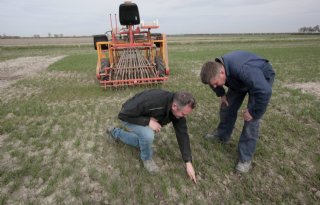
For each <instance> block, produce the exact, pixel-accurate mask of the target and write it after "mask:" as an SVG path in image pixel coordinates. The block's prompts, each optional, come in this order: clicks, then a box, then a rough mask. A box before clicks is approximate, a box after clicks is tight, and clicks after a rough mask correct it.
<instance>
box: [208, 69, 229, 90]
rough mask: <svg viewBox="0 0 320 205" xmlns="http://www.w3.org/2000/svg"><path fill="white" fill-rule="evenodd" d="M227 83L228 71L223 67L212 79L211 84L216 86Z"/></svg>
mask: <svg viewBox="0 0 320 205" xmlns="http://www.w3.org/2000/svg"><path fill="white" fill-rule="evenodd" d="M225 83H226V73H225V71H224V69H221V70H220V71H219V73H218V75H217V76H216V77H215V78H211V79H210V85H212V86H213V87H214V88H216V87H218V86H223V85H224V84H225Z"/></svg>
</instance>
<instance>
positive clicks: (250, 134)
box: [217, 89, 260, 161]
mask: <svg viewBox="0 0 320 205" xmlns="http://www.w3.org/2000/svg"><path fill="white" fill-rule="evenodd" d="M246 94H247V93H246V92H236V91H233V90H231V89H229V90H228V92H227V94H226V97H227V100H228V103H229V106H226V105H225V104H222V105H221V107H220V123H219V125H218V128H217V135H218V137H219V138H220V140H221V141H223V142H227V141H229V140H230V137H231V134H232V131H233V128H234V125H235V122H236V120H237V114H238V110H239V108H240V106H241V104H242V103H243V100H244V98H245V96H246ZM253 103H254V97H253V96H250V95H249V101H248V107H250V106H252V104H253ZM259 124H260V119H253V120H251V121H249V122H247V121H244V126H243V129H242V133H241V135H240V140H239V143H238V152H239V158H240V160H241V161H248V160H251V159H252V157H253V154H254V152H255V149H256V144H257V140H258V138H259Z"/></svg>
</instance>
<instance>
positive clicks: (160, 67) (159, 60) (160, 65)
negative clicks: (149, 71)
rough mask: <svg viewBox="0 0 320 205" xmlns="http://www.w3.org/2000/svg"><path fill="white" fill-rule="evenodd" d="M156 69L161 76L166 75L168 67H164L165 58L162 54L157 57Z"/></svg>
mask: <svg viewBox="0 0 320 205" xmlns="http://www.w3.org/2000/svg"><path fill="white" fill-rule="evenodd" d="M155 63H156V69H157V71H158V72H159V76H160V77H164V76H165V75H166V68H165V67H164V64H163V60H162V58H161V57H160V56H156V57H155Z"/></svg>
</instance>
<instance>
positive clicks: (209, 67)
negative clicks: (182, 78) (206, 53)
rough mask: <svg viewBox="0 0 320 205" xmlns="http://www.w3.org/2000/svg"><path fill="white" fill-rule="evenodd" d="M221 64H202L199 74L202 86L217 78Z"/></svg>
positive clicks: (213, 62)
mask: <svg viewBox="0 0 320 205" xmlns="http://www.w3.org/2000/svg"><path fill="white" fill-rule="evenodd" d="M221 68H222V64H221V63H218V62H215V61H207V62H205V63H204V64H203V66H202V68H201V72H200V78H201V82H202V83H203V84H210V80H211V78H215V77H217V76H218V74H219V71H220V70H221Z"/></svg>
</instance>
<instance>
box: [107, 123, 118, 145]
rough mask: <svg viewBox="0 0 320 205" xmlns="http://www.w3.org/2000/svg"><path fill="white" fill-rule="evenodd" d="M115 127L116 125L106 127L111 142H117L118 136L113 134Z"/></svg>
mask: <svg viewBox="0 0 320 205" xmlns="http://www.w3.org/2000/svg"><path fill="white" fill-rule="evenodd" d="M114 129H115V127H113V126H110V127H107V129H106V140H107V142H109V143H114V142H116V138H114V136H113V135H112V132H113V130H114Z"/></svg>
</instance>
